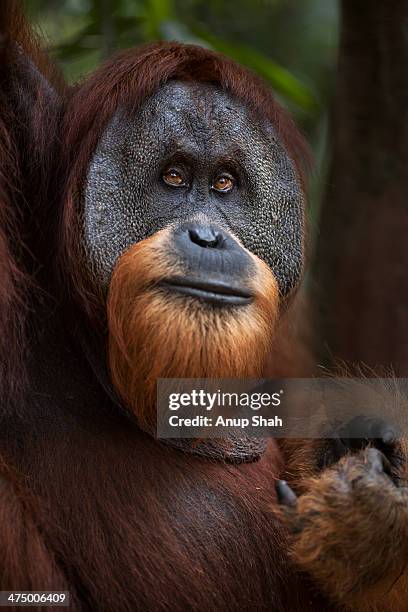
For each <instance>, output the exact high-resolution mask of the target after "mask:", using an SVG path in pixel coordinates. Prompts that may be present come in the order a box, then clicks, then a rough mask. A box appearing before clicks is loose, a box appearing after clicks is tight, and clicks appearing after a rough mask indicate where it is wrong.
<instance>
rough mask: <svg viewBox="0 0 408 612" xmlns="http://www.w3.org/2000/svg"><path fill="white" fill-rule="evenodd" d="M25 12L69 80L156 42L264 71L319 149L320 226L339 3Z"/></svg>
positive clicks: (128, 3)
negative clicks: (195, 47) (209, 51)
mask: <svg viewBox="0 0 408 612" xmlns="http://www.w3.org/2000/svg"><path fill="white" fill-rule="evenodd" d="M26 6H27V10H28V14H29V16H30V20H31V21H32V22H33V23H34V24H35V25H36V27H37V28H39V29H40V30H41V32H42V34H43V35H44V36H45V38H46V40H47V41H48V48H49V51H50V53H51V54H52V56H53V57H54V58H55V59H56V60H58V63H59V64H60V66H61V67H62V69H63V71H64V74H65V77H66V78H67V80H68V81H70V82H75V81H77V80H79V79H81V78H83V77H85V76H86V75H87V74H88V73H89V72H91V71H92V70H93V69H94V68H95V67H96V66H97V65H98V64H99V63H100V62H101V61H103V60H104V59H105V58H107V57H109V56H111V55H112V53H114V52H115V51H116V50H118V49H121V48H127V47H132V46H135V45H137V44H141V43H145V42H150V41H154V40H179V41H183V42H192V43H196V44H199V45H204V46H206V47H209V48H213V49H215V50H218V51H221V52H223V53H225V54H227V55H229V56H230V57H232V58H233V59H235V60H237V61H238V62H240V63H242V64H245V65H246V66H248V67H250V68H251V69H253V70H254V71H256V72H258V73H259V74H260V75H261V76H262V77H263V78H264V79H265V80H266V81H268V82H269V83H270V85H271V86H272V87H273V89H274V91H275V94H276V95H277V97H278V98H279V100H280V101H281V103H282V104H284V105H285V106H286V107H288V108H289V109H290V111H291V112H292V114H294V116H295V118H296V120H297V122H298V124H299V125H300V126H301V127H302V129H303V131H304V132H305V133H306V136H307V137H308V139H309V142H311V144H312V147H313V149H314V152H315V158H316V177H318V179H316V177H315V179H314V181H313V183H312V186H311V215H312V221H317V216H318V208H319V204H318V203H319V202H320V199H321V198H320V196H321V191H322V188H323V184H324V176H325V173H326V167H325V160H327V158H328V156H327V125H328V114H329V109H330V108H331V102H332V100H331V97H332V95H333V89H334V77H335V65H336V52H337V38H338V3H337V1H336V0H303V1H302V2H299V1H298V0H234V1H230V0H228V1H226V0H58V2H55V0H26ZM312 225H313V226H315V225H316V223H313V224H312Z"/></svg>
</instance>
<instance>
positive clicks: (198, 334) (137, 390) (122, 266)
mask: <svg viewBox="0 0 408 612" xmlns="http://www.w3.org/2000/svg"><path fill="white" fill-rule="evenodd" d="M248 255H249V256H250V257H251V259H252V260H253V263H254V269H255V273H252V272H251V277H250V278H248V279H247V285H248V287H250V288H251V289H252V291H253V294H254V301H253V303H252V304H251V305H250V306H248V307H246V308H245V309H241V310H240V309H238V311H237V310H236V309H234V310H232V311H231V310H229V309H228V310H227V311H224V310H222V311H220V310H213V309H209V308H208V307H207V306H206V305H202V304H200V303H198V304H197V303H196V302H195V301H191V300H189V299H185V298H181V297H180V296H174V295H171V296H169V295H167V294H164V293H163V292H161V291H160V290H159V289H157V283H159V282H160V280H162V279H163V278H166V277H172V276H178V275H183V273H184V270H183V269H182V266H181V265H180V264H178V265H175V264H174V263H173V262H172V241H171V230H162V231H161V232H157V233H156V234H155V235H154V236H152V237H151V238H148V239H146V240H143V241H141V242H139V243H138V244H136V245H135V246H133V247H131V248H130V249H129V250H128V251H127V252H126V253H124V254H123V255H122V257H120V259H119V261H118V263H117V264H116V267H115V270H114V273H113V276H112V280H111V283H110V289H109V299H108V326H109V363H110V371H111V376H112V380H113V382H114V384H115V386H116V388H117V389H118V391H119V393H120V395H121V396H122V398H123V399H124V400H125V402H126V404H127V405H128V406H130V407H131V409H132V410H133V411H134V412H135V414H137V417H138V422H139V423H140V424H141V426H142V427H143V428H145V429H147V430H149V431H151V430H152V429H153V428H154V425H155V414H156V401H155V398H156V381H157V379H158V378H259V377H261V376H262V375H263V374H264V372H265V366H266V361H267V357H268V356H269V353H270V347H271V344H272V340H273V336H274V331H275V324H276V321H277V316H278V310H279V292H278V286H277V282H276V280H275V279H274V277H273V275H272V273H271V271H270V270H269V268H268V266H267V265H266V264H265V263H264V262H262V261H261V260H260V259H258V258H257V257H255V256H254V255H252V254H251V253H250V252H249V251H248Z"/></svg>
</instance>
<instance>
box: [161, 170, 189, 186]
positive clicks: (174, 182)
mask: <svg viewBox="0 0 408 612" xmlns="http://www.w3.org/2000/svg"><path fill="white" fill-rule="evenodd" d="M162 178H163V181H164V182H165V183H166V185H170V187H185V186H186V181H185V180H184V177H183V175H182V174H181V172H180V170H177V168H168V169H167V170H166V171H165V172H163V174H162Z"/></svg>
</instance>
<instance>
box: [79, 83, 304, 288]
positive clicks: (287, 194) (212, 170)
mask: <svg viewBox="0 0 408 612" xmlns="http://www.w3.org/2000/svg"><path fill="white" fill-rule="evenodd" d="M186 223H187V225H184V227H187V228H190V229H191V227H193V230H194V227H198V228H199V229H200V231H204V233H205V232H207V231H210V233H211V231H214V232H215V233H217V232H221V233H222V234H223V235H224V234H225V238H226V239H228V238H229V232H231V233H232V234H234V235H235V236H236V237H237V238H238V239H239V240H240V241H241V243H242V244H243V245H244V246H245V247H246V248H247V249H248V250H250V251H251V252H252V253H254V254H255V255H257V256H258V257H259V258H261V259H263V260H264V261H265V262H266V263H267V264H268V266H269V267H270V268H271V270H272V272H273V273H274V275H275V277H276V279H277V281H278V284H279V289H280V292H281V293H282V294H283V295H285V294H287V293H288V292H289V291H290V290H291V289H292V288H293V287H294V286H295V285H296V283H297V281H298V279H299V276H300V273H301V267H302V256H303V253H302V246H303V237H302V234H303V201H302V191H301V188H300V186H299V183H298V180H297V177H296V173H295V169H294V165H293V163H292V161H291V160H290V159H289V157H288V156H287V154H286V152H285V151H284V149H283V147H282V145H281V144H280V143H279V142H278V140H277V137H276V134H275V131H274V129H273V126H271V125H270V124H268V123H267V122H266V121H262V120H260V119H259V118H257V117H256V116H254V114H253V113H252V112H251V111H249V110H248V109H246V108H245V107H244V106H243V105H242V103H241V102H239V101H238V100H235V99H234V98H232V97H231V96H229V95H228V94H226V93H224V92H222V91H221V90H220V89H218V88H217V87H216V86H213V85H210V84H199V83H180V82H170V83H168V84H167V85H165V86H164V87H162V88H161V89H160V90H159V91H158V92H157V93H156V94H155V95H154V96H152V97H151V98H150V99H148V100H147V101H146V102H145V104H144V105H143V107H142V108H141V110H140V111H139V112H138V113H137V114H136V116H134V117H132V118H131V119H129V118H126V117H125V116H124V114H123V113H122V112H120V111H118V112H117V114H116V115H115V116H114V117H113V119H112V121H111V123H110V125H109V126H108V128H107V129H106V131H105V133H104V135H103V137H102V138H101V141H100V143H99V145H98V148H97V150H96V152H95V154H94V157H93V159H92V162H91V164H90V168H89V173H88V180H87V185H86V190H85V206H84V240H85V245H86V251H87V254H88V258H89V266H90V268H91V270H92V271H93V273H94V275H95V277H96V280H97V282H98V284H99V285H100V286H101V287H102V288H103V289H105V290H106V289H107V287H108V285H109V279H110V276H111V273H112V270H113V268H114V265H115V263H116V261H117V259H118V258H119V257H120V255H121V254H122V253H123V252H124V251H125V250H126V249H127V248H128V247H129V246H131V245H132V244H134V243H136V242H139V241H140V240H143V239H145V238H147V237H149V236H151V235H152V234H154V233H155V232H156V231H158V230H160V229H163V228H165V227H168V226H173V227H174V228H175V237H177V231H179V229H180V224H186ZM177 228H178V229H177ZM211 228H213V229H212V230H211ZM189 231H190V230H189ZM208 240H209V242H210V243H211V241H212V238H211V236H210V237H209V239H208ZM193 242H194V248H196V246H197V241H194V240H193ZM224 244H225V243H224ZM235 244H237V243H235ZM206 246H211V245H206ZM234 249H235V251H237V249H236V248H235V247H234ZM241 253H245V252H244V251H242V249H241ZM184 255H185V253H184ZM245 265H246V263H245V258H244V257H242V256H240V257H237V260H236V263H235V266H234V265H231V270H230V272H231V274H235V275H236V274H237V272H238V271H239V269H240V266H245ZM190 267H191V266H190ZM232 268H235V269H234V270H233V269H232ZM193 272H194V270H193ZM197 272H199V270H197Z"/></svg>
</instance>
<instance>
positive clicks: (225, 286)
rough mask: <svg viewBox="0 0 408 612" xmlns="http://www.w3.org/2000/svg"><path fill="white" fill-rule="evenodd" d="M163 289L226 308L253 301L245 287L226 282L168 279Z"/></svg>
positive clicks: (163, 282)
mask: <svg viewBox="0 0 408 612" xmlns="http://www.w3.org/2000/svg"><path fill="white" fill-rule="evenodd" d="M160 286H161V287H164V288H167V289H169V290H170V291H174V292H176V293H182V294H184V295H189V296H191V297H196V298H198V299H200V300H203V301H206V302H211V303H213V304H218V305H226V306H243V305H245V304H249V303H250V302H252V300H253V297H254V296H253V294H252V292H250V291H249V290H248V289H246V288H244V287H236V286H234V285H231V283H226V282H224V281H219V280H216V281H207V280H206V281H204V280H197V279H191V278H185V277H175V278H168V279H166V280H164V281H162V282H161V283H160Z"/></svg>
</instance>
